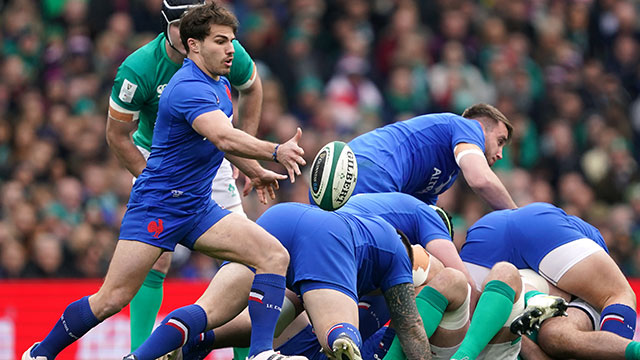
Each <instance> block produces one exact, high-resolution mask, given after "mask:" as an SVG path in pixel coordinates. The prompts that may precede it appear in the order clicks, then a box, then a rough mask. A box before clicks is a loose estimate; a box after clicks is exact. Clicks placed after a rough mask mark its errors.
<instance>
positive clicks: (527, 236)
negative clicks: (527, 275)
mask: <svg viewBox="0 0 640 360" xmlns="http://www.w3.org/2000/svg"><path fill="white" fill-rule="evenodd" d="M460 256H461V258H462V260H463V261H464V262H465V264H466V265H467V267H468V268H469V271H470V272H471V274H472V276H474V278H475V279H476V282H478V281H481V279H482V278H484V277H485V275H486V274H487V273H488V271H489V268H491V267H492V266H493V265H494V264H496V263H498V262H500V261H507V262H509V263H512V264H513V265H515V266H516V267H517V268H519V269H531V270H533V271H535V272H536V273H537V274H539V275H540V276H542V277H543V278H544V279H546V280H547V281H548V282H550V283H551V284H553V285H554V286H557V287H558V288H559V289H561V290H563V291H565V292H567V293H569V294H571V295H573V296H576V297H578V298H579V299H581V300H582V301H583V302H586V303H587V304H589V305H590V306H591V307H593V308H595V313H596V314H598V313H599V316H600V321H599V324H598V329H599V330H603V331H608V332H611V333H614V334H617V335H619V336H621V337H623V338H626V339H631V338H633V334H634V332H635V326H636V297H635V294H634V292H633V290H632V288H631V286H630V285H629V283H628V282H627V280H626V278H625V277H624V275H623V274H622V272H621V271H620V269H619V268H618V266H617V265H616V264H615V262H614V261H613V259H611V257H610V256H609V254H608V250H607V247H606V244H605V242H604V240H603V238H602V235H601V234H600V232H599V231H598V230H597V229H596V228H595V227H593V226H592V225H590V224H588V223H587V222H585V221H583V220H582V219H580V218H578V217H575V216H571V215H567V214H566V213H565V212H564V211H563V210H562V209H560V208H557V207H555V206H553V205H551V204H546V203H533V204H529V205H527V206H524V207H522V208H520V209H516V210H502V211H494V212H492V213H490V214H487V215H485V216H484V217H482V218H481V219H480V220H478V221H477V222H476V223H475V224H474V225H473V226H472V227H471V228H470V229H469V231H468V232H467V240H466V243H465V244H464V246H463V247H462V250H461V252H460ZM527 296H530V294H527ZM503 311H507V309H503ZM561 320H563V319H559V320H554V322H559V321H561ZM472 324H473V320H472ZM472 326H473V325H472ZM569 337H570V336H569V335H568V337H567V339H568V338H569ZM565 344H566V342H565ZM630 344H631V345H629V349H630V350H629V352H631V353H632V355H633V354H635V355H633V356H638V355H637V352H638V351H639V350H640V349H638V346H637V344H636V345H632V344H635V343H630ZM473 347H474V346H473V345H471V344H465V343H464V342H463V345H462V346H461V348H460V350H459V353H458V354H456V356H455V357H454V358H455V359H461V358H463V357H464V356H469V353H475V351H476V349H473ZM565 349H567V348H565ZM574 355H575V354H574ZM582 355H583V356H585V354H584V352H583V353H582ZM592 355H594V356H595V353H592ZM586 356H587V357H588V356H589V355H586ZM470 358H473V357H472V356H470Z"/></svg>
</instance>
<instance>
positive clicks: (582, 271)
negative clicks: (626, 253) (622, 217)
mask: <svg viewBox="0 0 640 360" xmlns="http://www.w3.org/2000/svg"><path fill="white" fill-rule="evenodd" d="M541 270H543V269H542V268H541ZM557 286H558V288H560V289H562V290H564V291H567V292H569V293H571V294H573V295H575V296H577V297H579V298H582V299H584V300H585V301H586V302H588V303H589V304H592V305H594V306H595V307H596V308H597V309H599V310H600V311H601V310H602V308H604V307H605V306H607V305H609V304H611V303H615V302H620V303H624V304H627V305H629V306H632V307H634V308H635V305H636V304H635V295H634V293H633V290H632V289H631V286H630V285H629V282H628V281H627V279H626V278H625V277H624V275H623V274H622V271H620V268H619V267H618V266H617V265H616V263H615V262H614V261H613V259H611V257H610V256H609V255H608V254H607V253H606V252H605V251H597V252H594V253H592V254H590V255H589V256H587V257H585V258H583V259H581V260H580V261H578V262H577V263H575V264H574V265H572V266H571V267H570V268H569V269H568V270H567V271H566V272H564V274H563V275H562V276H561V277H560V278H559V280H558V282H557Z"/></svg>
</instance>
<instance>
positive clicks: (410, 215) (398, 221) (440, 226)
mask: <svg viewBox="0 0 640 360" xmlns="http://www.w3.org/2000/svg"><path fill="white" fill-rule="evenodd" d="M338 212H348V213H352V214H371V215H376V216H379V217H381V218H383V219H384V220H385V221H386V222H388V223H389V224H391V226H393V227H394V228H396V229H400V230H401V231H402V232H403V233H404V234H405V235H407V238H409V242H411V243H412V244H419V245H422V247H426V246H427V243H428V242H429V241H431V240H435V239H446V240H451V236H450V235H449V231H448V230H447V227H446V226H445V224H444V222H443V221H442V219H441V218H440V216H439V215H438V214H437V213H436V211H435V210H434V209H432V208H431V207H430V206H429V205H427V204H425V203H424V202H422V201H420V200H418V199H416V198H415V197H413V196H411V195H407V194H403V193H397V192H396V193H372V194H358V195H355V196H353V197H352V198H351V199H349V201H348V202H347V203H346V204H345V205H344V206H343V207H342V208H340V209H339V210H338Z"/></svg>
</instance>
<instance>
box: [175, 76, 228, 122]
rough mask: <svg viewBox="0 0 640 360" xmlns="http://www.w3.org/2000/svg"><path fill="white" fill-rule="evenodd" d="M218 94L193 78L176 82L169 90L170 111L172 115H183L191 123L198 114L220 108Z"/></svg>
mask: <svg viewBox="0 0 640 360" xmlns="http://www.w3.org/2000/svg"><path fill="white" fill-rule="evenodd" d="M216 99H219V95H217V94H216V93H215V91H214V90H213V88H212V87H211V86H209V85H208V84H206V83H204V82H202V81H198V80H193V81H183V82H180V83H179V84H176V86H175V87H174V89H173V91H172V92H171V112H172V113H173V114H172V115H173V116H176V117H184V119H186V120H187V122H189V125H193V120H195V119H196V118H197V117H198V116H200V115H202V114H205V113H208V112H212V111H215V110H222V109H221V108H220V104H219V101H216Z"/></svg>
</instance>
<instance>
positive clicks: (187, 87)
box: [130, 59, 233, 211]
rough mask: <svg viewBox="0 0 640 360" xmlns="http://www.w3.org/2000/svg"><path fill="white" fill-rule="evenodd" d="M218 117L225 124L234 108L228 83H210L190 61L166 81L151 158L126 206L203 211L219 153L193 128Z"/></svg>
mask: <svg viewBox="0 0 640 360" xmlns="http://www.w3.org/2000/svg"><path fill="white" fill-rule="evenodd" d="M217 110H220V111H222V112H223V113H224V114H225V115H226V116H227V117H229V121H231V117H232V116H233V105H232V103H231V93H230V89H229V82H228V80H226V79H225V78H224V77H220V79H219V80H214V79H212V78H211V77H209V76H207V75H206V74H204V73H203V72H202V70H200V69H199V68H198V66H197V65H195V63H194V62H193V61H191V60H190V59H186V60H185V62H184V65H183V67H182V68H180V70H178V72H176V74H175V75H174V76H173V77H172V78H171V80H170V81H169V83H168V84H167V87H166V88H165V90H164V91H163V94H162V96H161V98H160V103H159V108H158V118H157V121H156V126H155V129H154V134H153V145H152V151H151V155H150V157H149V160H148V162H147V167H146V168H145V169H144V171H143V172H142V174H141V175H140V177H139V178H138V180H137V181H136V183H135V184H134V188H133V191H132V196H131V198H132V199H131V200H130V201H146V202H151V203H157V202H160V203H164V204H167V205H169V204H170V205H177V206H186V205H194V204H195V205H197V206H196V208H195V209H190V210H191V211H196V210H197V207H199V206H202V205H203V204H204V203H203V202H202V201H203V200H204V199H207V198H210V196H211V181H212V180H213V177H214V176H215V174H216V171H217V169H218V167H219V166H220V163H221V162H222V159H223V157H224V153H223V152H222V151H220V150H219V149H218V148H216V146H215V145H213V144H212V143H211V142H210V141H208V140H207V139H206V138H204V137H203V136H202V135H200V134H198V133H197V132H196V131H195V130H194V129H193V127H192V123H193V121H194V120H195V119H196V118H197V117H198V116H200V115H202V114H205V113H208V112H212V111H217Z"/></svg>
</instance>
